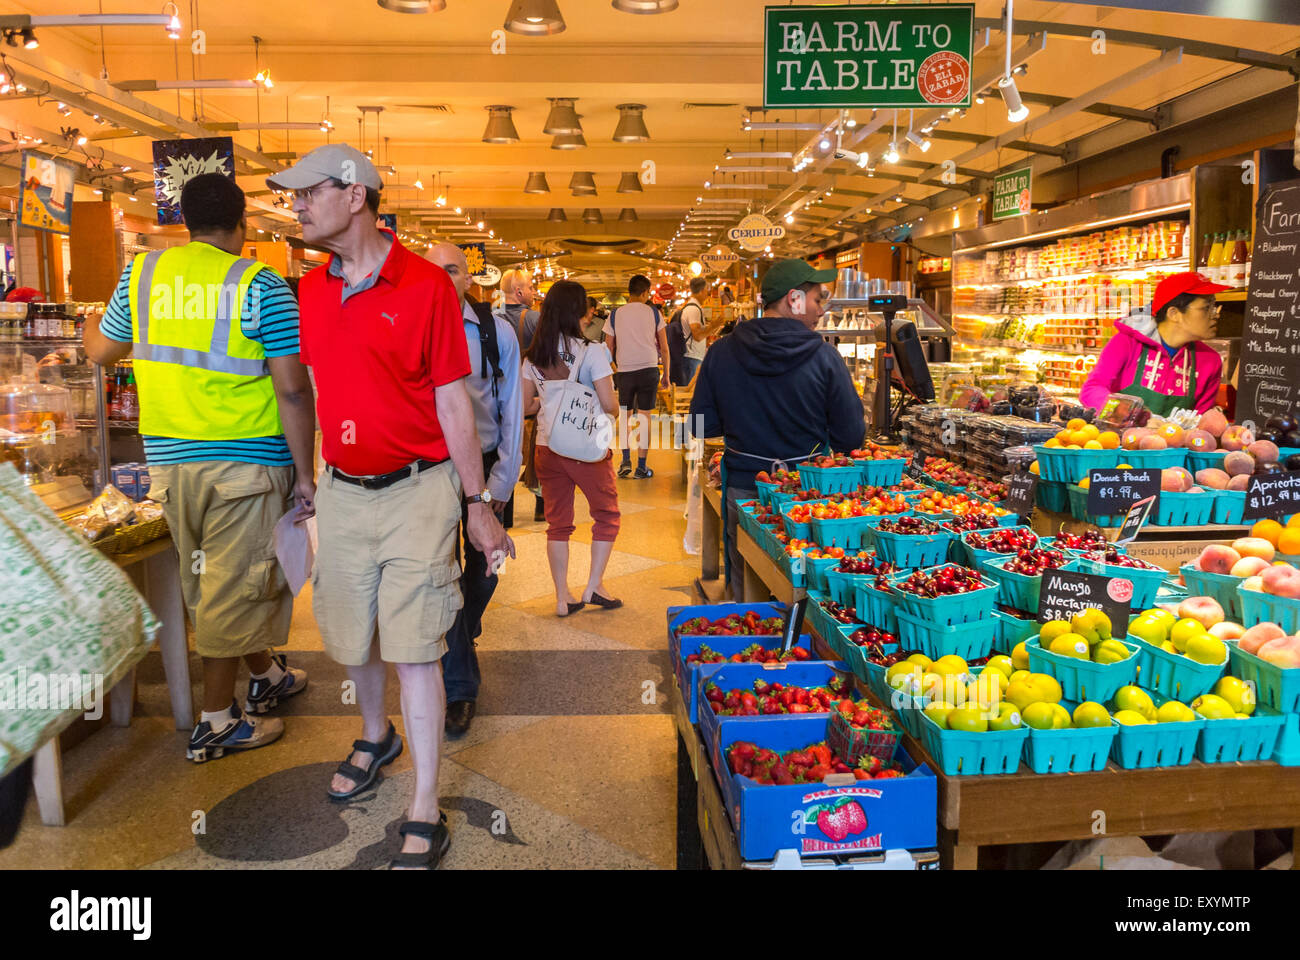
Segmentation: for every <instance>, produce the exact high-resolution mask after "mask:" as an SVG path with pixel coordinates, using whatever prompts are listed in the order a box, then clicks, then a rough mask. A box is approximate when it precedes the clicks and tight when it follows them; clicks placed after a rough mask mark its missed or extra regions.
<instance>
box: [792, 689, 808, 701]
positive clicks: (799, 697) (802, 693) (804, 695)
mask: <svg viewBox="0 0 1300 960" xmlns="http://www.w3.org/2000/svg"><path fill="white" fill-rule="evenodd" d="M794 702H795V703H804V704H806V703H807V702H808V691H807V690H805V689H804V688H803V687H795V688H794Z"/></svg>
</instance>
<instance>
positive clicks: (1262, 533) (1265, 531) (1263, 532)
mask: <svg viewBox="0 0 1300 960" xmlns="http://www.w3.org/2000/svg"><path fill="white" fill-rule="evenodd" d="M1282 530H1283V527H1282V524H1280V523H1278V522H1277V521H1276V520H1256V521H1255V525H1254V526H1253V527H1251V528H1250V535H1251V536H1252V537H1262V538H1263V539H1265V540H1267V541H1268V542H1269V543H1271V544H1273V546H1275V547H1276V546H1277V541H1278V538H1279V537H1281V536H1282ZM1285 552H1286V551H1285V550H1284V551H1283V553H1285Z"/></svg>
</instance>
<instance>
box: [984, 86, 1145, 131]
mask: <svg viewBox="0 0 1300 960" xmlns="http://www.w3.org/2000/svg"><path fill="white" fill-rule="evenodd" d="M990 96H997V94H996V93H992V94H990ZM1020 99H1021V100H1023V101H1025V103H1037V104H1041V105H1043V106H1045V107H1059V106H1060V105H1061V104H1063V103H1066V102H1067V101H1069V99H1070V98H1069V97H1058V96H1055V95H1053V94H1050V93H1028V92H1026V91H1024V90H1021V91H1020ZM1083 112H1084V113H1095V114H1098V115H1100V116H1103V117H1114V118H1115V119H1116V120H1134V121H1136V122H1138V123H1155V122H1156V118H1157V117H1158V116H1159V114H1158V112H1157V111H1155V110H1137V109H1134V108H1133V107H1121V106H1120V105H1119V104H1117V103H1094V104H1092V105H1091V106H1088V107H1084V108H1083Z"/></svg>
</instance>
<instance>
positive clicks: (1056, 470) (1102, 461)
mask: <svg viewBox="0 0 1300 960" xmlns="http://www.w3.org/2000/svg"><path fill="white" fill-rule="evenodd" d="M1131 452H1132V451H1131V450H1124V451H1120V450H1063V449H1061V448H1059V447H1047V446H1044V445H1043V444H1041V443H1040V444H1035V445H1034V453H1035V454H1037V456H1038V474H1039V478H1040V479H1042V480H1050V481H1052V482H1053V483H1078V482H1079V481H1080V480H1082V479H1083V478H1084V477H1086V476H1087V475H1088V471H1089V470H1108V469H1113V468H1114V467H1116V466H1118V465H1119V456H1120V453H1125V454H1128V453H1131ZM1125 462H1126V463H1127V462H1128V461H1125Z"/></svg>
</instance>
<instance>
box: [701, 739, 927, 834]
mask: <svg viewBox="0 0 1300 960" xmlns="http://www.w3.org/2000/svg"><path fill="white" fill-rule="evenodd" d="M828 725H829V720H828V719H827V718H825V717H824V716H823V715H822V714H817V715H815V716H796V717H782V718H781V720H780V721H779V722H776V723H765V724H762V725H761V726H755V725H754V724H744V723H740V722H736V721H733V720H731V719H727V720H724V721H723V722H722V724H721V729H720V730H719V733H718V740H717V746H716V748H715V749H714V750H713V751H712V761H713V769H714V773H715V774H716V776H717V778H718V783H719V786H720V787H721V788H722V799H723V803H724V804H726V807H727V813H728V815H729V816H730V818H731V825H732V828H733V829H734V830H735V832H736V844H737V846H738V847H739V849H740V856H741V858H742V859H744V860H771V859H772V858H773V857H774V856H775V855H776V853H777V851H779V850H783V849H789V848H791V847H794V848H796V849H797V850H798V851H799V852H800V853H802V854H804V855H809V856H827V855H830V854H838V853H867V852H872V851H881V850H887V849H920V848H925V847H933V846H935V844H936V843H937V842H938V803H939V786H938V778H937V777H936V776H935V775H934V771H933V770H931V769H930V768H929V767H928V766H927V765H925V764H917V763H916V762H915V761H914V760H913V759H912V758H911V757H910V756H908V755H907V754H906V753H905V752H904V751H899V753H898V761H899V763H901V764H902V765H903V767H904V768H905V769H906V770H907V775H906V776H902V777H895V778H893V779H888V780H858V781H855V782H854V783H853V784H852V785H850V786H844V787H827V786H824V785H822V784H794V785H791V786H777V785H775V784H772V785H764V784H758V783H755V782H754V781H753V780H751V779H750V778H749V777H741V776H738V775H736V774H733V773H732V772H731V770H730V768H729V767H728V765H727V762H726V759H725V758H726V752H727V748H728V747H730V746H731V744H733V743H735V742H736V741H737V740H748V741H751V742H753V743H755V744H757V745H758V746H760V747H766V748H768V749H770V750H774V751H776V752H777V753H785V752H787V751H789V750H797V749H801V748H803V747H806V746H808V745H809V744H811V743H817V742H818V741H820V740H824V739H826V732H827V729H828ZM837 802H853V803H857V804H858V805H859V806H860V807H861V809H862V813H863V819H864V820H865V821H866V823H867V824H868V827H867V829H866V830H864V831H861V832H860V833H857V834H851V835H849V836H848V837H846V838H845V839H844V840H842V841H840V842H835V841H833V840H832V839H831V838H830V837H829V836H827V835H826V834H825V833H823V832H822V830H821V829H820V828H819V827H818V826H817V822H816V821H817V809H818V808H819V807H825V806H826V805H827V804H834V803H837ZM795 811H798V812H800V813H801V814H802V819H803V820H804V822H805V826H804V829H803V832H802V833H792V831H791V829H790V825H791V817H792V814H793V812H795Z"/></svg>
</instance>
